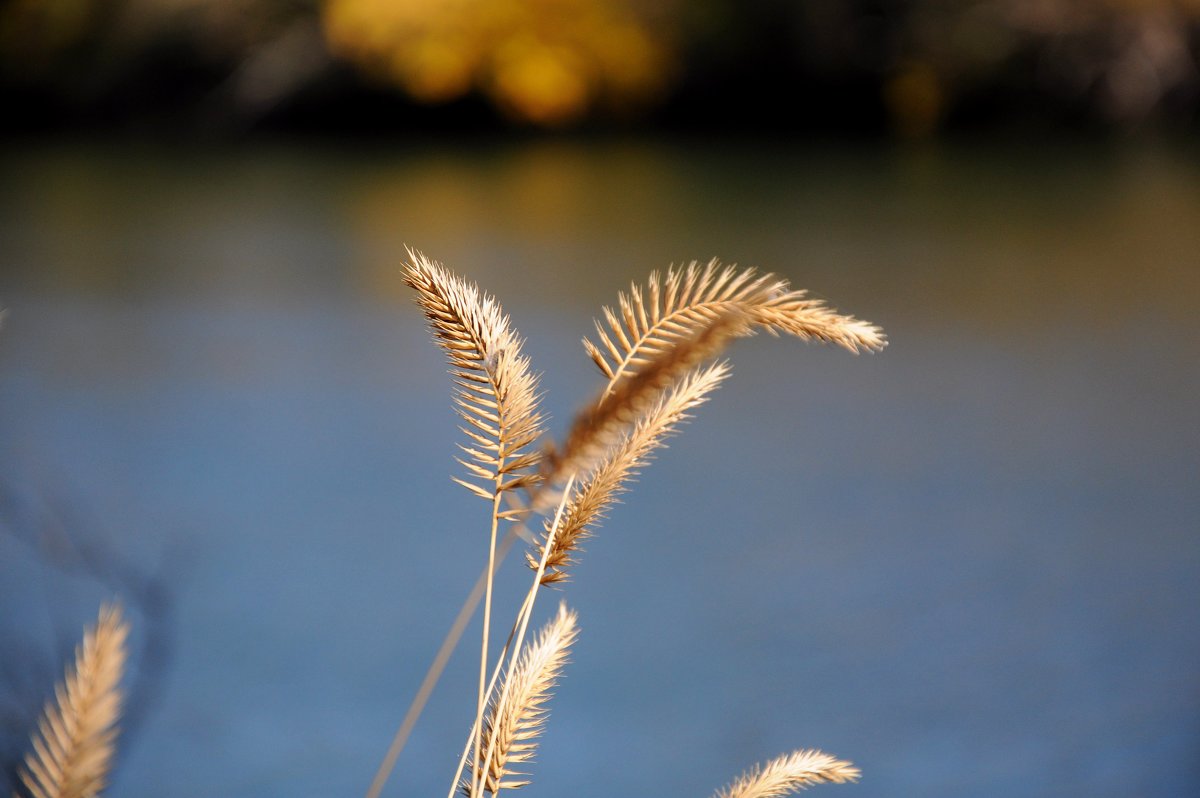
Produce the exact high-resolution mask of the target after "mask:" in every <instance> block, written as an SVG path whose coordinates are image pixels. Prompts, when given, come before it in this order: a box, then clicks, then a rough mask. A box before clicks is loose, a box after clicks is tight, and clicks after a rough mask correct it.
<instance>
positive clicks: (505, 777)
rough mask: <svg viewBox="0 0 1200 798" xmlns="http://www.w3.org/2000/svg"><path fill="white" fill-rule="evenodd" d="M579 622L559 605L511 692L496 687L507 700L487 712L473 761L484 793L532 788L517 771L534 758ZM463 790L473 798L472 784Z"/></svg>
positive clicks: (524, 658)
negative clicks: (484, 759)
mask: <svg viewBox="0 0 1200 798" xmlns="http://www.w3.org/2000/svg"><path fill="white" fill-rule="evenodd" d="M576 621H577V618H576V615H575V613H574V612H572V611H571V610H568V609H567V607H566V605H565V604H560V605H559V607H558V615H557V616H556V617H555V618H554V619H553V620H551V621H550V622H549V623H548V624H546V626H545V627H544V628H543V629H542V631H541V634H540V635H539V636H538V638H537V639H536V640H534V641H532V642H531V643H530V644H529V645H527V646H525V648H524V650H523V651H522V652H521V657H520V660H519V661H518V662H517V664H516V667H515V669H514V670H513V671H512V673H511V676H510V679H511V682H512V683H511V685H510V686H509V687H508V689H507V690H504V689H502V688H498V689H500V692H499V693H497V695H503V696H504V698H503V701H502V703H501V705H500V706H496V705H495V703H494V702H493V703H492V704H491V705H489V707H488V713H487V716H486V717H485V718H484V724H483V736H482V739H481V742H480V744H479V747H478V748H477V749H476V751H475V754H474V756H473V757H472V760H473V765H474V769H475V775H476V778H479V777H480V774H481V773H482V772H483V771H484V769H485V768H486V777H484V778H483V779H482V783H483V789H485V790H486V791H488V792H490V793H492V794H493V795H494V794H495V793H497V792H498V791H500V790H502V789H515V788H518V787H524V786H525V785H526V784H528V783H529V780H528V779H523V778H521V777H523V776H526V775H528V774H525V773H521V772H518V771H516V770H514V769H513V767H514V766H515V765H521V764H523V763H526V762H529V761H530V760H532V758H533V754H534V751H535V749H536V748H537V737H538V736H539V735H540V734H541V733H542V730H543V728H544V727H545V724H546V716H547V714H548V712H549V708H548V707H547V706H546V703H547V702H548V701H549V700H550V695H551V693H550V690H551V689H552V688H553V687H554V685H555V684H556V682H557V681H558V677H559V674H560V673H561V672H562V668H563V666H564V665H565V664H566V662H567V654H568V652H569V650H570V648H571V644H572V643H574V642H575V638H576V636H577V635H578V629H577V626H576ZM493 738H494V740H495V742H494V743H493ZM489 747H493V748H494V750H493V752H492V757H491V762H490V764H488V763H484V762H482V761H481V760H482V759H483V758H484V757H485V756H486V752H487V750H488V749H489ZM514 777H515V778H514ZM460 787H461V788H462V790H463V792H464V793H466V794H470V790H471V780H470V779H469V778H465V777H464V779H463V782H462V784H461V785H460Z"/></svg>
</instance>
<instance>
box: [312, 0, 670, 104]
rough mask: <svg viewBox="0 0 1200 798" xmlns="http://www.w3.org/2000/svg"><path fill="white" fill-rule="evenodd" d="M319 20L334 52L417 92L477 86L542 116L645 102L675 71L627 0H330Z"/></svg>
mask: <svg viewBox="0 0 1200 798" xmlns="http://www.w3.org/2000/svg"><path fill="white" fill-rule="evenodd" d="M322 21H323V27H324V30H325V36H326V39H327V41H328V43H329V47H330V49H331V50H332V51H333V52H334V54H336V55H337V56H338V57H341V58H344V59H346V60H347V61H350V62H351V63H354V64H356V65H358V66H359V67H361V68H364V69H365V70H367V71H368V72H370V73H372V74H375V75H377V76H379V77H381V78H382V79H384V80H386V81H389V82H392V83H395V84H397V85H398V86H400V87H401V88H402V89H403V90H404V91H405V92H406V93H407V94H408V95H409V96H410V97H412V98H413V99H414V100H417V101H418V102H427V103H436V102H446V101H449V100H455V99H458V98H460V97H463V96H464V95H466V94H468V93H469V92H472V91H475V92H480V93H482V94H483V95H484V96H486V97H487V98H488V99H489V100H490V101H491V102H492V103H494V104H495V105H496V106H497V107H498V108H500V109H501V110H503V111H504V112H505V113H506V114H508V115H509V116H511V117H513V118H515V119H518V120H522V121H525V122H531V123H534V124H538V125H545V126H556V125H563V124H567V123H570V122H573V121H576V120H578V119H580V118H582V117H584V116H585V115H587V114H589V113H593V112H596V111H602V110H604V111H621V110H626V109H629V108H637V107H641V106H644V104H645V103H647V102H648V101H650V100H652V99H653V98H654V97H656V96H658V95H659V94H660V93H661V92H662V91H663V89H665V88H666V86H667V85H668V84H669V82H670V80H671V77H672V75H673V73H674V71H675V69H674V58H673V47H672V45H671V43H670V42H669V41H668V38H669V37H668V36H667V35H666V34H665V33H664V31H662V30H659V29H655V28H654V26H652V25H651V24H650V23H649V22H648V21H647V20H645V19H643V18H642V17H640V16H639V15H638V14H636V13H635V12H634V11H633V9H632V8H631V7H630V6H629V5H627V4H626V3H625V2H623V0H326V2H325V5H324V7H323V9H322Z"/></svg>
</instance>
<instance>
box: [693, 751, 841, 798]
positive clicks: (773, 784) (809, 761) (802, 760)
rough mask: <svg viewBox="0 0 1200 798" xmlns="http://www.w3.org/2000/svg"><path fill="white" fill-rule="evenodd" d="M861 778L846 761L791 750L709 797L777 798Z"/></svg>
mask: <svg viewBox="0 0 1200 798" xmlns="http://www.w3.org/2000/svg"><path fill="white" fill-rule="evenodd" d="M860 775H862V774H861V773H860V772H859V770H858V768H856V767H854V766H853V765H852V764H850V763H849V762H843V761H842V760H840V759H834V758H833V757H831V756H830V755H829V754H824V753H821V752H820V751H813V750H801V751H793V752H792V753H790V754H785V755H783V756H780V757H778V758H776V759H772V760H771V761H770V762H767V763H766V764H765V765H759V766H757V767H754V768H752V769H751V770H749V771H747V772H745V773H743V774H742V775H741V776H739V777H738V778H737V780H736V781H734V782H733V783H732V784H730V785H729V786H728V787H726V788H724V789H723V790H718V791H717V793H716V795H714V797H713V798H780V796H784V795H790V794H792V793H794V792H796V791H798V790H802V789H804V788H805V787H810V786H812V785H813V784H824V783H827V782H828V783H833V784H843V783H845V782H847V781H857V780H858V777H859V776H860Z"/></svg>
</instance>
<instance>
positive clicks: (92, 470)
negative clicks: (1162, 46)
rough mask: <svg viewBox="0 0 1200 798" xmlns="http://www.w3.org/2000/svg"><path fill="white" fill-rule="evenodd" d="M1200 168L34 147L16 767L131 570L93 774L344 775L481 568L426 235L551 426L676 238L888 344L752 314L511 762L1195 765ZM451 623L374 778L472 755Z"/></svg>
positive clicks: (1118, 784) (1153, 789) (1181, 792)
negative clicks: (818, 751) (799, 752)
mask: <svg viewBox="0 0 1200 798" xmlns="http://www.w3.org/2000/svg"><path fill="white" fill-rule="evenodd" d="M1196 155H1197V153H1196V151H1195V148H1194V147H1193V148H1192V149H1191V150H1181V149H1179V148H1170V147H1155V146H1150V145H1137V146H1134V145H1128V146H1115V145H1113V146H1110V145H1094V144H1092V145H1080V144H1077V143H1073V144H1065V143H1064V144H1054V143H1046V144H1043V145H1041V146H1038V147H1036V148H1033V147H1015V146H998V145H997V146H985V145H975V146H970V147H968V146H958V147H954V146H943V147H940V148H934V147H930V148H886V147H885V148H880V147H871V146H865V145H864V146H857V145H838V146H834V145H821V146H816V145H808V146H800V145H789V144H783V143H779V142H774V143H768V142H741V143H738V144H723V145H722V144H714V143H709V144H701V143H692V144H666V143H656V142H645V141H633V142H624V143H585V142H565V143H564V142H552V141H542V142H532V143H524V144H509V145H494V146H491V145H489V146H483V145H476V146H473V147H460V148H457V149H454V148H449V147H439V146H433V145H420V146H417V145H410V146H408V147H397V148H395V149H383V148H378V147H375V148H361V149H357V150H351V149H348V148H341V149H339V148H332V147H329V148H305V147H300V146H294V145H258V146H247V147H246V148H244V149H242V150H239V151H235V152H190V153H181V152H178V151H173V150H170V149H160V150H150V149H146V148H135V147H132V146H123V145H79V146H68V145H45V146H33V145H24V146H21V147H12V148H10V149H9V150H8V151H6V152H5V153H4V154H3V155H2V156H0V186H2V188H0V302H2V304H3V306H4V307H6V308H7V309H8V315H7V317H6V319H5V323H4V328H3V330H2V331H0V522H2V524H3V533H4V534H2V535H0V606H3V608H4V610H3V612H2V613H0V640H3V641H4V642H2V643H0V651H2V656H0V659H2V660H3V662H2V663H0V677H2V678H3V679H4V681H3V683H0V703H2V706H3V717H4V719H5V720H4V723H5V725H4V727H3V729H2V733H3V734H4V735H5V736H6V738H7V740H8V742H6V744H7V745H8V746H9V749H8V750H6V753H5V755H6V756H7V757H8V758H9V760H10V761H11V760H12V759H13V757H16V756H19V751H17V750H16V749H13V746H14V745H19V744H20V740H21V739H22V738H23V724H25V723H27V722H28V721H29V720H30V713H32V712H36V710H37V708H38V705H39V704H40V702H41V701H42V700H43V699H44V698H45V696H46V695H47V693H48V691H49V689H50V682H52V681H53V679H54V678H57V675H58V673H59V669H60V666H61V662H62V658H64V657H66V656H67V655H68V654H69V651H70V648H71V646H72V645H73V644H74V640H75V639H76V637H77V636H78V633H79V630H80V628H81V627H82V625H83V624H84V623H85V622H88V621H90V620H91V619H92V618H93V617H94V612H95V608H96V607H97V606H98V605H99V603H100V601H101V600H103V598H105V597H106V596H108V595H110V594H111V593H112V592H114V591H121V590H126V591H129V590H132V589H134V588H133V586H136V585H139V584H140V585H142V587H143V588H145V589H144V590H143V591H142V593H143V594H144V595H141V597H140V599H131V598H130V597H129V596H128V595H127V596H126V601H127V603H128V604H130V605H131V611H132V614H133V616H134V623H135V638H134V644H135V649H136V652H137V653H138V655H139V658H138V660H137V662H138V663H139V665H138V667H137V668H135V672H134V674H133V676H134V678H135V679H140V681H138V682H137V684H139V685H141V686H140V687H139V688H138V690H139V693H138V694H139V695H140V696H141V698H140V703H139V704H138V707H139V710H138V711H139V712H140V715H138V716H136V717H135V721H136V722H135V723H133V724H132V725H134V727H135V728H133V729H132V730H131V732H130V734H129V736H128V742H127V744H126V745H125V746H124V748H123V755H122V761H121V764H120V769H119V771H118V772H117V774H116V776H115V780H114V784H113V787H112V789H111V793H110V794H111V795H114V796H120V795H130V796H140V795H147V796H148V795H172V796H181V797H182V798H187V797H188V796H208V795H214V794H224V795H256V796H285V795H286V796H296V795H354V794H359V793H361V792H362V791H364V790H365V788H366V786H367V784H368V783H369V781H370V778H371V775H372V773H373V772H374V770H375V767H376V766H377V764H378V762H379V760H380V759H381V757H382V755H383V753H384V750H385V749H386V747H387V743H388V740H389V739H390V737H391V734H392V732H393V731H394V730H395V727H396V725H397V724H398V722H399V719H400V717H401V715H402V713H403V710H404V708H405V706H406V704H407V702H408V700H409V698H410V697H411V695H412V693H413V691H414V690H415V688H416V685H417V683H418V681H419V679H420V677H421V675H422V673H423V671H424V668H425V666H426V665H427V664H428V662H429V660H430V658H431V657H432V655H433V652H434V650H435V648H436V646H437V644H438V642H439V641H440V639H441V635H442V633H443V632H444V630H445V628H446V627H447V625H448V624H449V622H450V620H451V618H452V617H453V615H454V613H455V611H456V610H457V608H458V606H459V602H460V601H461V599H462V597H463V596H465V594H466V591H467V589H468V588H469V585H470V584H471V582H472V581H473V580H474V578H475V576H476V574H477V573H478V571H479V568H480V567H481V566H482V564H483V562H484V558H485V556H486V551H485V545H486V543H485V535H486V531H487V530H486V528H485V521H486V508H485V507H483V506H482V503H481V502H477V501H475V500H473V499H471V498H470V497H469V496H468V495H467V494H466V493H465V492H464V491H462V490H461V489H459V488H457V487H456V486H454V485H452V484H451V483H450V481H449V479H448V478H447V477H448V475H449V474H451V473H454V472H455V469H456V466H455V464H454V463H453V461H452V460H451V456H452V455H453V454H454V453H455V450H454V449H453V443H454V442H455V441H456V440H457V439H458V437H459V434H458V433H457V432H456V430H455V420H454V417H453V414H452V412H451V410H450V408H449V405H448V396H449V383H448V380H447V379H446V376H445V368H444V366H443V364H442V360H441V356H440V354H439V353H438V352H437V351H436V349H435V348H434V346H433V345H432V344H431V343H430V342H429V340H428V336H427V334H426V332H425V330H424V329H423V326H422V322H421V319H420V316H419V313H418V312H417V311H416V309H415V308H414V307H413V306H412V305H411V303H410V298H409V296H408V295H407V293H406V289H405V288H404V286H403V285H402V284H401V282H400V278H399V269H398V265H399V263H400V261H401V260H402V258H403V257H404V250H403V247H404V245H405V244H410V245H412V246H415V247H418V248H421V249H422V250H424V251H425V252H426V253H427V254H429V255H430V256H431V257H434V258H436V259H439V260H442V261H444V262H445V263H447V264H448V265H450V266H451V267H452V268H454V269H456V270H458V271H459V272H461V273H463V274H465V275H467V276H469V277H471V278H472V279H474V280H477V281H478V282H479V283H481V284H482V285H483V286H484V287H485V288H487V289H488V290H489V291H492V292H494V293H495V294H497V295H498V297H499V298H500V300H501V302H502V303H503V305H504V307H505V308H506V309H507V310H508V311H509V312H510V313H511V314H512V316H513V321H514V324H515V325H516V327H517V328H518V330H520V331H521V332H522V333H523V334H524V335H525V336H526V337H527V339H528V340H527V344H526V347H527V348H526V351H527V353H528V354H530V355H531V357H532V358H533V361H534V366H535V368H536V369H538V370H539V371H541V372H543V374H544V377H543V380H544V386H545V388H546V389H547V396H546V400H545V401H546V407H547V409H548V410H549V412H550V413H551V414H552V416H553V419H554V421H553V425H554V428H555V429H556V430H558V431H561V430H562V429H563V427H564V426H565V425H566V424H567V423H568V421H569V419H570V417H571V414H572V412H573V410H574V409H575V408H576V407H577V406H578V405H579V404H580V403H581V402H582V401H583V400H584V399H585V398H586V397H587V396H589V395H590V394H591V392H592V391H594V390H596V389H597V388H598V379H597V375H596V374H594V373H593V372H594V369H593V367H592V366H591V364H590V363H589V362H588V361H587V359H586V357H585V356H584V355H583V352H582V349H581V348H580V347H579V346H578V343H577V342H578V339H579V338H580V337H581V336H582V335H585V334H587V333H588V332H589V331H590V328H591V318H592V317H593V316H594V315H596V313H597V312H598V311H599V308H600V306H601V305H602V304H605V303H612V302H613V301H615V299H616V292H617V290H619V289H622V288H625V287H626V286H627V285H628V284H629V283H630V281H632V280H639V281H640V280H642V279H643V278H644V277H645V276H646V275H647V274H648V273H649V271H650V270H651V269H656V268H658V269H661V268H663V267H665V266H666V265H668V264H669V263H680V262H684V261H687V260H691V259H698V260H707V259H709V258H711V257H719V258H721V259H722V260H724V261H728V262H736V263H739V264H741V265H747V266H749V265H753V266H758V267H760V268H762V269H765V270H771V271H776V272H779V273H781V274H784V275H787V276H788V277H790V278H791V279H792V281H793V283H794V284H795V285H797V286H801V287H806V288H809V289H811V290H812V291H814V292H815V293H816V294H817V295H819V296H822V297H827V298H829V299H830V301H831V302H833V303H834V304H835V305H836V306H838V307H839V308H841V309H843V310H845V311H848V312H851V313H854V314H856V315H859V316H862V317H865V318H868V319H871V320H873V321H876V322H878V323H880V324H882V325H883V326H884V327H885V328H886V330H887V331H888V333H889V336H890V338H891V345H890V346H889V348H888V349H887V350H886V351H884V352H883V353H882V354H878V355H870V356H860V357H857V358H856V357H852V356H850V355H848V354H846V353H844V352H840V351H833V350H828V349H823V348H820V347H816V346H808V345H804V344H801V343H798V342H796V341H790V340H787V341H785V340H771V339H767V338H758V339H752V340H748V341H742V342H739V343H738V344H737V346H736V347H735V348H734V351H733V353H732V359H733V361H734V371H735V373H734V376H733V379H732V381H731V382H730V384H728V385H727V386H725V387H724V388H722V390H721V391H720V392H718V394H717V395H716V396H715V398H714V399H713V401H712V402H711V403H710V404H709V405H707V406H706V407H704V408H703V409H702V410H701V411H700V412H699V413H698V416H699V417H698V418H697V420H696V421H695V423H694V424H693V425H692V426H691V427H689V428H688V429H687V430H685V433H684V434H683V435H682V436H681V437H679V438H678V439H677V440H675V441H674V442H673V443H672V445H671V448H670V449H669V450H668V451H666V452H664V453H663V455H662V457H661V458H660V461H659V462H658V463H656V464H655V465H654V466H653V468H651V469H650V470H648V471H647V472H646V474H645V475H644V477H643V478H642V480H641V481H640V483H639V484H638V485H637V487H636V489H635V491H634V492H633V493H632V494H631V495H630V496H629V497H627V501H626V504H625V505H623V506H622V507H620V508H618V510H617V511H616V512H615V513H614V514H613V517H612V519H611V521H610V522H609V523H607V524H606V525H605V528H604V529H603V530H602V532H601V534H599V535H598V536H597V537H596V538H595V539H594V540H593V541H592V542H591V543H590V544H589V545H588V547H587V548H588V551H587V554H586V557H585V558H584V560H583V562H582V564H581V565H580V567H579V568H578V569H577V571H576V574H575V579H574V581H573V582H572V583H571V584H570V585H569V586H568V587H567V588H566V590H564V591H562V596H563V597H565V598H566V599H567V600H568V601H569V602H570V604H571V605H572V606H574V607H576V608H577V609H578V610H579V613H580V617H581V623H582V628H583V635H582V638H581V641H580V643H579V644H578V647H577V650H576V653H575V655H574V662H573V664H572V665H571V666H570V667H569V670H568V674H567V678H566V679H565V681H564V682H563V684H562V685H561V687H560V688H559V690H558V695H557V697H556V699H555V705H554V709H553V713H552V717H551V719H550V723H549V730H548V734H547V736H546V738H545V740H544V742H543V744H542V748H541V751H540V754H539V757H538V760H539V761H538V762H537V764H536V765H535V769H534V771H533V772H534V775H535V784H534V785H533V786H532V787H530V788H528V790H529V791H530V793H531V794H532V793H534V792H536V793H539V794H553V793H555V792H560V793H561V792H568V793H571V794H574V795H579V796H592V795H595V796H599V795H647V796H655V795H680V796H683V795H701V796H702V795H708V794H711V792H712V791H713V790H715V789H716V788H717V787H719V786H721V785H722V784H724V783H726V782H727V781H728V780H730V779H731V778H733V777H734V776H735V775H736V774H737V773H738V772H740V771H741V770H742V769H744V768H745V767H747V766H749V765H750V764H752V763H753V762H756V761H760V760H762V759H765V758H768V757H771V756H774V755H776V754H778V753H780V752H783V751H787V750H791V749H793V748H797V747H818V748H822V749H824V750H827V751H830V752H833V753H836V754H838V755H840V756H843V757H846V758H850V759H852V760H853V761H855V762H856V763H857V764H858V765H860V766H861V767H862V768H863V770H864V773H865V775H864V778H863V781H862V782H861V783H860V784H858V785H853V786H847V787H825V788H823V792H829V793H831V794H832V793H834V792H836V793H837V794H839V795H841V794H844V795H851V796H892V795H923V796H931V797H932V796H961V795H972V796H1009V795H1013V794H1023V795H1031V796H1040V795H1045V796H1051V795H1054V796H1061V795H1090V796H1135V795H1155V796H1194V795H1196V794H1197V793H1198V792H1200V765H1198V764H1197V763H1198V762H1200V757H1198V756H1197V755H1198V754H1200V670H1198V669H1197V662H1200V580H1198V578H1197V573H1198V572H1200V571H1198V569H1200V536H1198V534H1197V533H1198V532H1200V491H1197V485H1198V481H1197V480H1198V477H1200V446H1198V444H1200V423H1198V422H1197V399H1196V397H1197V396H1200V367H1198V362H1200V358H1198V355H1200V314H1198V311H1200V257H1198V255H1197V253H1200V165H1198V164H1200V161H1198V160H1197V158H1196ZM504 578H505V584H504V587H503V589H502V600H503V601H509V602H511V601H513V600H514V597H515V595H516V591H517V590H518V586H519V585H522V584H524V582H525V578H526V577H525V576H524V575H523V571H522V569H521V568H520V567H519V566H518V565H517V564H516V562H515V561H514V562H512V563H509V566H508V567H507V568H506V570H505V571H504ZM147 584H149V585H150V586H151V587H153V589H149V588H146V585H147ZM545 598H546V600H545V606H544V607H543V612H544V613H546V612H549V610H550V608H551V607H552V606H553V604H554V603H555V602H556V601H557V598H558V597H557V596H555V595H553V594H550V595H547V596H546V597H545ZM467 651H469V649H464V651H463V652H462V653H461V655H460V656H459V657H458V658H457V659H456V661H455V663H454V665H453V666H452V668H451V670H450V672H449V673H448V674H447V675H446V677H445V679H444V681H443V683H442V685H441V687H440V688H439V691H438V692H437V694H436V695H435V697H434V700H433V702H432V704H431V706H430V708H429V710H428V712H427V715H426V717H425V719H424V720H423V722H422V724H421V725H420V726H419V727H418V731H417V734H416V735H415V736H414V738H413V740H412V742H411V743H410V746H409V748H408V750H407V751H406V752H405V754H404V756H403V757H402V758H401V760H400V763H399V767H398V769H397V772H396V774H395V776H394V777H393V781H392V783H391V784H390V785H389V790H388V791H387V792H386V794H390V795H418V794H419V795H430V794H433V795H437V794H440V793H438V792H437V791H438V790H446V789H447V788H448V786H449V780H450V774H451V773H452V770H453V765H454V763H455V761H456V760H457V756H458V753H459V751H460V746H461V741H462V736H463V735H464V734H465V732H466V729H467V726H468V724H469V715H470V711H471V705H472V701H473V699H472V698H471V696H473V691H474V687H473V686H472V679H473V676H472V673H473V668H474V667H475V666H473V665H472V662H471V660H472V657H473V656H475V655H474V654H469V653H467ZM151 655H152V656H151ZM12 741H16V742H15V743H14V742H12Z"/></svg>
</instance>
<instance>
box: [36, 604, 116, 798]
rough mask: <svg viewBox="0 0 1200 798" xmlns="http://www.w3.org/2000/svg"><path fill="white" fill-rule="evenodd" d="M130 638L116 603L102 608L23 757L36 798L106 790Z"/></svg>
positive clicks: (88, 795) (75, 797)
mask: <svg viewBox="0 0 1200 798" xmlns="http://www.w3.org/2000/svg"><path fill="white" fill-rule="evenodd" d="M128 634H129V626H128V624H126V623H125V621H124V620H122V618H121V610H120V608H119V607H118V606H117V605H115V604H107V605H105V606H104V607H102V608H101V609H100V616H99V619H98V620H97V622H96V625H95V626H94V627H92V628H91V629H89V630H88V631H87V632H86V633H85V634H84V637H83V642H82V643H81V644H80V646H79V647H78V649H76V652H75V663H74V666H73V667H70V668H68V669H67V674H66V678H65V679H64V680H63V681H62V682H61V683H60V684H59V685H58V686H57V687H56V689H55V700H53V701H50V702H47V704H46V708H45V710H44V711H43V713H42V718H41V720H40V721H39V723H38V729H37V732H36V733H35V734H34V736H33V751H32V752H30V753H29V755H28V756H26V757H25V767H24V768H23V769H22V771H21V780H22V781H23V782H24V783H25V786H26V787H27V788H28V790H29V793H30V794H31V795H32V796H33V798H92V797H93V796H97V795H99V794H100V791H101V790H103V789H104V786H105V784H106V783H107V778H108V772H109V770H110V769H111V767H112V762H113V757H114V753H115V743H116V737H117V726H116V724H117V719H118V716H119V715H120V712H121V691H120V689H119V686H118V684H119V682H120V681H121V674H122V673H123V671H124V668H125V658H126V649H125V644H126V639H127V637H128Z"/></svg>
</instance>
